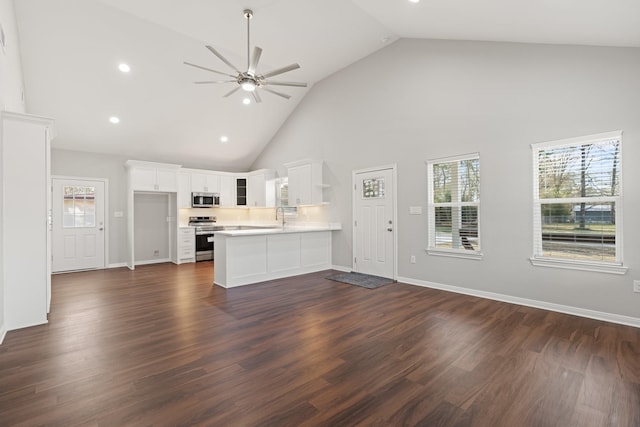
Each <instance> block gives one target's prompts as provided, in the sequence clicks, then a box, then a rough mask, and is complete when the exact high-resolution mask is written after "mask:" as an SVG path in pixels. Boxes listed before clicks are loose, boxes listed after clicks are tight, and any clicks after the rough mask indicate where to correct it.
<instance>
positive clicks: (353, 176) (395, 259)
mask: <svg viewBox="0 0 640 427" xmlns="http://www.w3.org/2000/svg"><path fill="white" fill-rule="evenodd" d="M389 169H391V176H392V177H393V200H392V203H393V219H392V221H393V224H392V225H393V230H394V231H395V232H394V233H393V277H392V279H394V280H397V277H398V165H397V164H396V163H392V164H388V165H381V166H374V167H371V168H365V169H356V170H352V171H351V188H354V187H355V185H356V175H358V174H360V173H371V172H376V171H383V170H389ZM355 214H356V197H355V192H354V191H352V192H351V247H352V251H351V263H352V264H351V269H350V270H349V271H355V266H354V265H353V260H354V259H355V258H356V250H357V248H356V239H357V236H356V227H355V226H354V225H353V224H354V221H355V220H356V219H355Z"/></svg>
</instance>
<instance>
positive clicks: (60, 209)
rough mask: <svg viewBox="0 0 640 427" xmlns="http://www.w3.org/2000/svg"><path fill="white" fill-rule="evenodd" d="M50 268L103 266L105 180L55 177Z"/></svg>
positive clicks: (55, 270) (74, 268)
mask: <svg viewBox="0 0 640 427" xmlns="http://www.w3.org/2000/svg"><path fill="white" fill-rule="evenodd" d="M52 183H53V197H52V199H53V200H52V208H53V227H52V228H53V244H52V254H53V260H52V271H53V272H54V273H58V272H62V271H73V270H87V269H96V268H104V266H105V260H104V243H105V240H104V239H105V237H104V233H105V226H104V219H105V218H104V211H105V204H104V197H105V195H104V182H103V181H93V180H78V179H66V178H54V179H53V180H52Z"/></svg>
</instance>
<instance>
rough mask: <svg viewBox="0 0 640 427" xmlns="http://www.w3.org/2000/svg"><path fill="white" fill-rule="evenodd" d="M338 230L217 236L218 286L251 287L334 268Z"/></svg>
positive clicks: (215, 272)
mask: <svg viewBox="0 0 640 427" xmlns="http://www.w3.org/2000/svg"><path fill="white" fill-rule="evenodd" d="M338 229H340V227H339V226H337V227H333V228H331V227H325V228H317V229H299V230H296V229H290V230H289V229H284V230H283V229H275V228H274V229H265V230H238V231H222V232H216V233H215V235H214V242H215V245H216V246H215V247H216V264H215V270H214V283H215V284H216V285H219V286H222V287H224V288H232V287H235V286H242V285H248V284H251V283H257V282H263V281H265V280H272V279H279V278H282V277H289V276H295V275H299V274H305V273H311V272H314V271H321V270H327V269H330V268H331V233H332V231H333V230H338Z"/></svg>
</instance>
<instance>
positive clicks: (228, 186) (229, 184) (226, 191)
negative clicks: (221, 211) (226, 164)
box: [220, 174, 236, 208]
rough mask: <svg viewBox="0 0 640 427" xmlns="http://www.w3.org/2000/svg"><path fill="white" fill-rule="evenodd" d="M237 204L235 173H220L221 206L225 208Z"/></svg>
mask: <svg viewBox="0 0 640 427" xmlns="http://www.w3.org/2000/svg"><path fill="white" fill-rule="evenodd" d="M235 205H236V178H235V176H233V174H228V175H226V174H224V175H220V206H221V207H225V208H230V207H234V206H235Z"/></svg>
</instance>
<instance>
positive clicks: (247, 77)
mask: <svg viewBox="0 0 640 427" xmlns="http://www.w3.org/2000/svg"><path fill="white" fill-rule="evenodd" d="M244 17H245V18H246V19H247V70H246V71H240V70H239V69H238V67H236V66H235V65H233V64H232V63H231V62H229V60H227V58H225V57H224V56H222V54H220V52H218V51H217V50H215V49H214V48H213V47H211V46H206V48H207V49H209V50H210V51H211V53H213V54H214V55H215V56H217V57H218V58H219V59H220V60H221V61H222V62H224V63H225V64H227V66H229V67H230V68H231V69H232V70H233V71H234V72H235V73H236V74H235V75H233V74H229V73H224V72H222V71H216V70H212V69H211V68H207V67H203V66H201V65H196V64H192V63H190V62H186V61H185V62H184V64H185V65H189V66H191V67H195V68H199V69H201V70H205V71H210V72H212V73H215V74H221V75H223V76H227V77H231V78H232V79H233V80H208V81H201V82H194V83H195V84H217V83H237V84H238V86H236V87H235V88H233V89H232V90H231V91H229V92H228V93H227V94H225V95H224V96H223V97H224V98H226V97H228V96H230V95H232V94H234V93H235V92H237V91H238V90H239V89H240V88H242V89H243V90H245V91H247V92H251V94H252V95H253V99H255V101H256V102H258V103H259V102H262V99H261V98H260V95H258V92H257V91H256V89H262V90H265V91H267V92H271V93H273V94H275V95H278V96H281V97H283V98H286V99H289V98H291V96H290V95H287V94H286V93H282V92H278V91H275V90H273V89H271V88H270V87H269V86H293V87H307V84H306V83H300V82H281V81H273V80H268V79H269V78H270V77H273V76H277V75H279V74H284V73H286V72H288V71H292V70H296V69H298V68H300V65H298V64H291V65H287V66H286V67H282V68H278V69H276V70H273V71H269V72H268V73H264V74H258V73H257V72H256V69H257V68H258V61H260V55H262V49H261V48H259V47H258V46H256V47H254V48H253V56H249V51H250V45H249V36H250V34H251V33H250V26H251V24H250V21H251V18H252V17H253V11H251V9H245V10H244Z"/></svg>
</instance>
